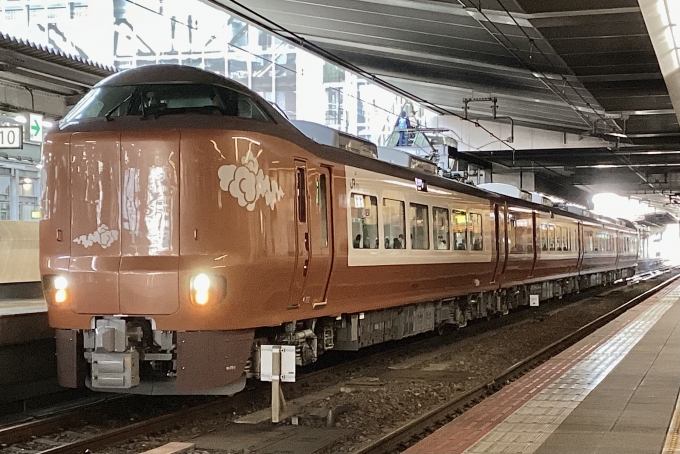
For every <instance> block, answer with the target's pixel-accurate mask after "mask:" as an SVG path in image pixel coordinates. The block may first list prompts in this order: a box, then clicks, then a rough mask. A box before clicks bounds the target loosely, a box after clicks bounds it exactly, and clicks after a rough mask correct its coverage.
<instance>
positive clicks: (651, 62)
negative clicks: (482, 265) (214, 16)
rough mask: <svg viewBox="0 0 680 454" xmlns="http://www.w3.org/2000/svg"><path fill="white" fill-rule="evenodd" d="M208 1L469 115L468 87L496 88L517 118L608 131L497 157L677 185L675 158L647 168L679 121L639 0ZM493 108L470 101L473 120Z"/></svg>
mask: <svg viewBox="0 0 680 454" xmlns="http://www.w3.org/2000/svg"><path fill="white" fill-rule="evenodd" d="M211 1H212V3H214V4H218V5H221V6H223V7H224V8H225V9H227V10H228V11H230V12H232V13H235V14H239V15H241V16H243V17H245V18H246V19H248V20H250V21H251V22H253V23H255V24H256V25H259V26H263V27H265V28H268V29H270V30H271V31H273V32H275V33H277V34H279V35H280V36H282V37H284V38H288V39H290V40H291V41H293V42H295V43H298V44H302V45H304V46H306V47H307V48H310V49H311V50H313V51H314V50H316V51H317V52H318V53H320V54H321V55H322V56H324V57H326V58H329V59H330V60H331V61H333V59H334V58H337V59H338V60H337V61H336V62H340V61H343V62H345V63H347V64H349V65H354V66H355V67H357V68H360V69H361V70H363V71H365V72H367V73H370V74H373V75H376V76H378V77H379V78H380V79H381V80H382V81H385V82H387V83H389V84H393V85H394V87H395V88H397V89H399V90H403V91H405V92H407V93H409V94H411V95H413V96H415V97H416V98H420V99H421V100H426V101H428V102H429V104H430V105H431V107H432V108H433V109H434V110H435V111H439V112H440V113H447V112H455V113H457V114H461V113H462V112H463V107H464V99H466V98H480V97H497V98H498V115H503V116H511V117H512V118H513V119H514V120H515V123H516V124H523V125H527V126H534V127H540V128H545V129H554V130H564V131H568V132H578V133H581V134H586V135H587V134H592V135H598V136H601V137H603V138H606V139H607V140H609V141H610V142H611V146H610V147H604V148H602V149H597V150H574V151H565V150H561V151H560V152H557V151H554V152H552V153H551V152H550V150H547V151H544V152H541V153H536V152H534V151H531V150H517V151H516V152H515V154H514V155H515V158H516V159H515V160H509V159H508V160H503V159H502V157H501V158H499V157H498V156H495V157H494V158H493V159H492V160H493V161H494V162H496V163H502V164H503V165H506V166H507V167H517V166H525V165H526V164H531V166H532V167H533V168H539V169H541V168H542V170H538V171H539V172H543V173H544V176H545V177H546V178H556V177H555V175H558V174H559V175H560V177H559V178H561V179H563V180H564V179H566V180H567V181H569V182H570V183H573V184H575V185H580V186H581V187H582V188H586V189H587V190H588V191H589V192H595V191H599V190H613V191H616V192H618V193H619V194H623V193H628V194H631V193H650V192H654V193H659V192H662V191H664V192H669V191H670V192H674V191H677V192H680V178H677V175H672V174H674V173H675V169H674V168H673V167H669V166H656V167H649V165H650V164H652V165H654V164H655V163H666V162H668V163H672V162H673V161H674V160H675V159H676V158H677V157H679V156H678V155H677V154H674V153H673V152H675V151H676V150H678V149H680V126H679V125H678V120H677V117H676V114H675V111H674V110H673V105H672V104H671V100H670V97H669V94H668V90H667V88H666V85H665V82H664V79H663V77H662V74H661V71H660V68H659V64H658V62H657V58H656V55H655V53H654V48H653V46H652V41H651V39H650V37H649V34H648V32H647V29H646V26H645V21H644V18H643V15H642V13H641V11H640V8H639V5H638V1H637V0H568V1H567V0H418V1H416V0H248V2H247V3H245V2H244V3H238V2H234V1H233V0H211ZM490 114H491V112H490V109H489V107H488V106H485V105H484V104H471V105H470V113H469V115H470V117H471V118H473V119H483V118H488V117H489V116H490ZM626 151H628V152H630V153H636V154H635V155H632V156H634V157H627V156H626V153H625V152H626ZM660 151H661V152H663V153H665V154H663V155H659V154H658V153H659V152H660ZM650 153H651V154H650ZM654 153H657V154H654ZM660 156H663V158H660ZM584 157H585V158H587V159H585V158H584ZM489 158H491V156H489ZM582 158H584V159H582ZM649 161H651V162H649ZM577 164H578V165H579V166H581V167H575V166H576V165H577ZM606 164H608V165H609V166H610V167H597V166H598V165H606ZM584 166H585V167H584ZM593 166H595V167H593ZM547 168H550V170H547ZM553 169H561V170H559V172H558V173H556V172H555V171H554V170H553ZM618 169H621V170H618ZM677 170H680V169H677ZM586 174H588V175H586ZM612 175H625V178H612ZM659 175H661V177H659ZM648 176H649V177H648ZM660 182H663V183H660ZM657 199H658V200H657V201H658V202H659V201H660V202H663V201H664V200H666V199H667V197H666V196H665V195H664V196H663V197H657ZM666 201H667V200H666Z"/></svg>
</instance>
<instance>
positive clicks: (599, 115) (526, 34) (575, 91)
mask: <svg viewBox="0 0 680 454" xmlns="http://www.w3.org/2000/svg"><path fill="white" fill-rule="evenodd" d="M496 2H497V3H498V5H499V6H500V7H501V8H502V9H503V11H505V14H507V15H508V17H509V18H510V19H512V21H513V22H514V23H515V25H516V26H517V28H519V30H520V31H521V32H522V34H523V35H524V36H525V37H526V38H527V39H528V40H529V42H530V43H531V44H533V42H534V39H533V38H532V37H531V36H529V34H528V33H527V32H526V30H524V28H523V27H522V26H521V25H520V23H519V22H518V21H517V19H516V18H515V16H513V15H512V13H511V12H510V11H509V10H508V9H507V8H506V7H505V5H504V4H503V2H502V1H501V0H496ZM480 12H481V8H480ZM508 41H509V40H508ZM535 47H536V50H537V51H538V52H539V53H540V54H541V56H542V57H543V58H544V59H545V61H547V62H548V64H549V65H550V66H551V67H552V68H553V69H554V70H555V72H556V73H557V74H559V75H560V76H562V78H563V80H564V82H566V84H567V85H569V88H571V89H572V90H573V91H574V93H576V95H577V96H578V97H579V98H580V99H581V101H583V103H584V104H585V105H586V106H587V107H588V108H589V109H590V110H592V111H593V113H595V115H597V116H598V117H600V118H601V119H602V120H605V121H606V118H605V117H604V116H603V115H602V114H601V113H600V112H598V111H597V109H595V108H594V107H593V106H592V105H591V104H590V103H589V102H588V101H586V99H585V98H584V97H583V95H582V94H581V93H580V92H579V91H578V90H577V89H576V87H574V86H573V85H572V84H571V82H569V80H568V79H567V78H566V76H565V75H564V74H562V73H561V72H560V70H559V68H558V67H557V66H555V63H553V61H552V60H551V59H550V58H548V56H547V55H546V54H545V53H544V52H543V51H542V50H541V48H540V47H539V46H535Z"/></svg>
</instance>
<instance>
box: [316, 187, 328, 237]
mask: <svg viewBox="0 0 680 454" xmlns="http://www.w3.org/2000/svg"><path fill="white" fill-rule="evenodd" d="M316 194H317V196H316V203H317V206H318V207H319V210H320V211H321V213H320V214H321V216H320V218H321V246H322V247H328V208H327V202H326V200H327V199H326V175H321V176H319V179H318V180H317V181H316Z"/></svg>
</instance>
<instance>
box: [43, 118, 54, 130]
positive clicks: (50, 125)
mask: <svg viewBox="0 0 680 454" xmlns="http://www.w3.org/2000/svg"><path fill="white" fill-rule="evenodd" d="M42 125H43V128H45V129H50V128H51V127H52V122H51V121H47V120H43V122H42Z"/></svg>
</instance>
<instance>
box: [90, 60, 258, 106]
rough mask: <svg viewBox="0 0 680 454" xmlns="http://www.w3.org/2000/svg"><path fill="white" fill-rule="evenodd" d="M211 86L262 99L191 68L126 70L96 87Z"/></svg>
mask: <svg viewBox="0 0 680 454" xmlns="http://www.w3.org/2000/svg"><path fill="white" fill-rule="evenodd" d="M182 83H185V84H210V85H219V86H223V87H227V88H231V89H235V90H238V91H242V92H245V93H249V94H250V95H251V96H254V97H258V98H260V96H259V95H257V94H256V93H255V92H253V91H252V90H250V89H249V88H248V87H246V86H245V85H243V84H241V83H239V82H236V81H234V80H231V79H227V78H226V77H224V76H222V75H220V74H217V73H213V72H210V71H206V70H203V69H199V68H193V67H191V66H182V65H147V66H140V67H138V68H131V69H126V70H125V71H122V72H119V73H116V74H113V75H112V76H109V77H107V78H106V79H104V80H102V81H100V82H99V83H97V85H95V87H106V86H115V85H143V84H182Z"/></svg>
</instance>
